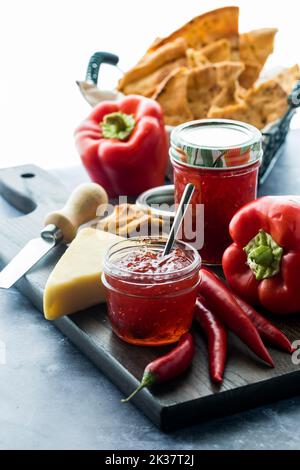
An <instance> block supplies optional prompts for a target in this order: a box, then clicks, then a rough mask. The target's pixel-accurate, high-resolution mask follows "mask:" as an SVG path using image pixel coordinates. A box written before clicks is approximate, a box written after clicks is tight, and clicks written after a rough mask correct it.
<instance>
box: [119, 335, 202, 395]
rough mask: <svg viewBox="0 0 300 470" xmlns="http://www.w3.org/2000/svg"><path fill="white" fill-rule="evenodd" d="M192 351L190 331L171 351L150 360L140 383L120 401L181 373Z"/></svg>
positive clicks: (189, 361) (193, 351) (192, 342)
mask: <svg viewBox="0 0 300 470" xmlns="http://www.w3.org/2000/svg"><path fill="white" fill-rule="evenodd" d="M194 353H195V345H194V340H193V337H192V335H191V334H190V333H185V334H184V335H183V336H182V337H181V338H180V341H179V343H178V344H177V346H176V347H175V348H174V349H172V351H171V352H169V353H168V354H165V355H164V356H162V357H159V358H158V359H156V360H155V361H153V362H150V364H148V365H147V366H146V368H145V371H144V374H143V378H142V381H141V383H140V385H139V386H138V388H137V389H136V390H135V391H134V392H133V393H132V394H131V395H130V396H129V397H128V398H126V399H124V400H122V402H123V403H127V402H128V401H129V400H131V398H132V397H134V396H135V395H136V394H137V393H138V392H139V391H140V390H142V389H143V388H144V387H149V386H150V385H153V384H155V383H161V382H167V381H168V380H171V379H173V378H174V377H177V376H178V375H180V374H182V373H183V372H184V371H185V370H186V369H187V368H188V366H189V365H190V363H191V362H192V359H193V357H194Z"/></svg>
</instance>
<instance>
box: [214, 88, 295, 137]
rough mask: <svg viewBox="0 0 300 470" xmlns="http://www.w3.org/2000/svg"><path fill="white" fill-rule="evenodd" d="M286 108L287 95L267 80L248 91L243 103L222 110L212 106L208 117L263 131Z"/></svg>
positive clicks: (279, 116)
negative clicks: (236, 122)
mask: <svg viewBox="0 0 300 470" xmlns="http://www.w3.org/2000/svg"><path fill="white" fill-rule="evenodd" d="M287 108H288V103H287V93H286V92H285V91H284V89H283V88H282V87H281V86H280V85H279V83H277V82H276V80H268V81H266V82H263V83H261V84H260V85H258V86H257V87H255V88H252V89H250V90H249V91H248V93H247V94H246V96H245V100H244V102H240V103H238V104H236V105H231V106H226V107H223V108H217V107H216V106H213V107H212V108H211V109H210V111H209V113H208V117H210V118H222V119H234V120H238V121H244V122H247V123H249V124H252V125H253V126H255V127H257V128H258V129H263V128H264V127H265V126H266V125H267V124H270V123H272V122H274V121H276V120H277V119H279V118H281V117H282V116H283V114H284V113H285V112H286V111H287Z"/></svg>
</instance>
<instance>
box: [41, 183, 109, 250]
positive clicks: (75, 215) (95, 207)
mask: <svg viewBox="0 0 300 470" xmlns="http://www.w3.org/2000/svg"><path fill="white" fill-rule="evenodd" d="M107 202H108V197H107V193H106V191H105V189H103V188H102V186H100V185H99V184H96V183H84V184H81V185H80V186H78V187H77V188H76V189H75V190H74V191H73V192H72V194H71V196H70V197H69V199H68V201H67V203H66V205H65V206H64V207H63V208H62V209H61V210H58V211H54V212H50V213H49V214H48V215H47V216H46V219H45V222H44V224H45V225H49V224H54V225H56V226H57V227H58V228H60V230H61V231H62V232H63V235H64V241H65V242H66V243H70V242H71V241H72V240H73V239H74V238H75V237H76V233H77V230H78V228H79V227H80V225H82V224H85V223H86V222H88V221H89V220H92V219H94V218H95V217H96V216H97V215H99V211H101V212H102V211H103V212H104V210H105V208H106V207H107Z"/></svg>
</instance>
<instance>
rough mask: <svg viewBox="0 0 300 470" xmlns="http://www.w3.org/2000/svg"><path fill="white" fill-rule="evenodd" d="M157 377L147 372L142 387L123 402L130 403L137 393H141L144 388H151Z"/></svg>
mask: <svg viewBox="0 0 300 470" xmlns="http://www.w3.org/2000/svg"><path fill="white" fill-rule="evenodd" d="M154 382H155V376H154V374H152V372H148V371H145V372H144V375H143V378H142V381H141V383H140V385H139V386H138V387H137V388H136V389H135V390H134V391H133V392H132V393H131V395H129V397H127V398H123V399H122V400H121V402H122V403H128V402H129V401H130V400H131V399H132V398H133V397H134V396H135V395H136V394H137V393H139V392H140V391H141V390H142V389H143V388H145V387H149V385H152V384H154Z"/></svg>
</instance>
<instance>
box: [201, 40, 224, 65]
mask: <svg viewBox="0 0 300 470" xmlns="http://www.w3.org/2000/svg"><path fill="white" fill-rule="evenodd" d="M199 53H201V54H203V55H204V56H205V57H206V58H207V59H208V60H209V62H213V63H215V62H224V61H226V60H231V50H230V42H229V41H228V39H220V40H219V41H215V42H212V43H211V44H208V45H207V46H205V47H202V48H201V49H200V50H199Z"/></svg>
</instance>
